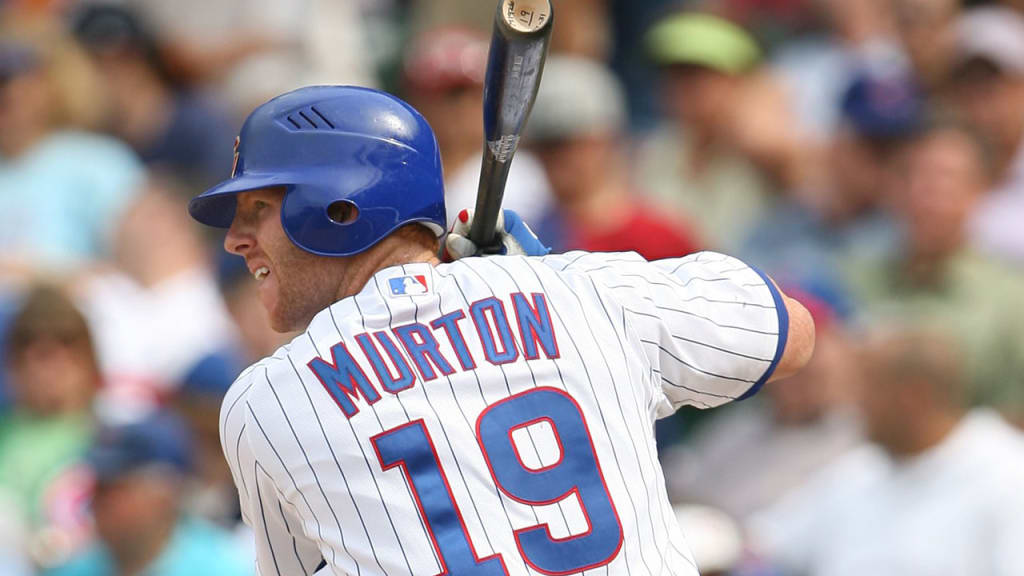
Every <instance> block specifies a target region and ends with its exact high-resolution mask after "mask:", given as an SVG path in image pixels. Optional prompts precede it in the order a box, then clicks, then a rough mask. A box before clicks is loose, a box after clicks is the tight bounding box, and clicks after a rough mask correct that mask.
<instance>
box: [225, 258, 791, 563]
mask: <svg viewBox="0 0 1024 576" xmlns="http://www.w3.org/2000/svg"><path fill="white" fill-rule="evenodd" d="M396 278H397V279H399V280H398V281H396V282H397V283H396V282H392V280H393V279H396ZM403 278H404V279H407V280H408V279H414V280H415V281H413V280H408V281H406V280H402V279H403ZM410 286H411V287H413V288H416V290H414V291H418V292H420V293H416V294H405V293H404V292H405V291H406V288H408V287H410ZM420 286H423V289H422V290H420V289H419V287H420ZM514 294H523V295H524V296H523V297H519V298H518V300H516V299H515V298H514V297H513V295H514ZM538 295H539V296H538ZM777 297H778V295H777V293H775V292H774V287H772V286H771V285H770V283H766V281H765V279H764V278H763V277H762V276H761V275H760V274H759V273H757V272H756V271H755V270H753V269H751V268H749V267H747V266H745V265H744V264H743V263H742V262H739V261H737V260H735V259H733V258H730V257H727V256H724V255H721V254H714V253H708V252H704V253H699V254H695V255H691V256H688V257H686V258H681V259H673V260H663V261H658V262H653V263H652V262H646V261H644V260H643V259H641V258H640V257H639V256H637V255H636V254H632V253H623V254H589V253H583V252H574V253H569V254H563V255H557V256H548V257H544V258H523V257H492V258H484V259H480V258H471V259H465V260H462V261H459V262H456V263H453V264H445V265H440V266H437V267H432V266H430V265H426V264H408V265H405V266H396V267H393V268H388V269H386V270H383V271H381V272H379V273H378V274H377V275H376V276H375V277H374V278H373V279H372V280H371V281H370V282H369V283H368V284H367V286H366V287H365V288H364V289H363V290H362V292H360V293H359V294H357V295H355V296H354V297H351V298H346V299H344V300H342V301H340V302H337V303H336V304H334V305H333V306H331V307H330V308H329V309H327V310H324V311H323V312H321V313H320V314H318V315H317V316H316V317H315V318H314V319H313V321H312V322H311V323H310V326H309V328H308V330H307V331H306V333H305V334H303V335H301V336H300V337H298V338H296V339H295V340H294V341H293V342H291V343H290V344H289V345H287V346H285V347H283V348H282V349H280V350H278V351H277V353H276V354H275V355H274V356H272V357H270V358H267V359H264V360H262V361H261V362H259V363H258V364H256V365H254V366H253V367H251V368H250V369H248V370H246V371H245V372H243V374H242V375H241V376H240V377H239V378H238V380H237V382H236V383H235V384H234V386H233V387H232V389H231V391H230V392H229V393H228V395H227V397H226V398H225V400H224V405H223V408H222V411H221V421H222V422H221V440H222V444H223V447H224V453H225V456H226V458H227V460H228V462H229V463H230V465H231V470H232V474H233V475H234V480H235V483H236V485H237V486H238V487H239V496H240V498H241V504H242V510H243V517H244V519H245V521H246V522H247V523H248V524H249V525H251V526H252V527H253V529H254V532H255V535H256V544H257V550H258V567H259V570H260V573H261V574H309V573H311V571H312V570H313V569H315V567H316V566H318V565H319V564H320V562H321V560H323V561H325V562H326V564H327V568H325V569H324V570H325V572H330V573H334V574H354V575H360V576H362V575H367V576H369V575H384V574H386V575H396V576H397V575H427V576H430V575H434V574H438V573H440V572H441V559H439V558H438V551H437V549H435V547H434V546H433V545H432V543H431V540H430V536H429V535H430V528H429V526H427V524H426V523H425V520H424V518H423V517H422V515H421V514H420V511H419V509H418V508H417V505H416V501H415V497H414V496H415V495H414V493H413V487H411V486H410V485H409V482H407V480H406V478H405V476H404V475H403V474H402V473H401V472H400V471H399V470H397V469H390V470H382V467H381V464H380V462H379V461H378V459H377V456H376V454H375V451H374V446H373V444H372V442H371V440H370V438H371V437H373V436H374V435H377V434H381V433H382V432H385V431H387V430H390V429H393V428H395V427H397V426H400V425H402V424H405V423H408V422H411V421H414V420H417V419H422V420H423V421H424V423H425V425H426V427H427V429H428V431H429V433H430V437H431V438H432V440H433V443H434V449H435V451H436V454H437V459H438V461H439V462H440V465H441V468H442V469H443V471H444V473H445V475H446V477H447V481H448V483H449V484H450V490H451V494H452V498H453V500H454V501H455V503H456V505H457V506H458V507H459V510H460V512H461V516H462V522H463V523H464V525H465V530H466V532H467V533H468V537H469V540H470V541H471V542H472V544H473V546H474V547H475V551H476V553H477V555H478V557H481V558H482V557H486V556H490V555H492V554H500V555H501V556H502V558H503V560H504V564H505V566H506V569H507V571H508V573H509V574H514V575H527V574H539V572H537V571H536V570H534V569H533V568H531V567H530V565H529V564H528V563H527V562H526V561H525V560H524V559H523V557H522V556H521V553H520V551H519V550H518V548H517V543H516V539H515V536H514V535H513V532H514V531H515V530H518V529H521V528H525V527H530V526H536V525H539V524H546V525H547V526H548V529H549V530H550V533H551V536H552V537H553V538H556V539H558V538H568V537H572V536H574V535H579V534H581V533H582V532H584V531H586V529H587V518H586V515H585V511H584V509H583V507H582V505H581V502H580V500H579V499H578V498H577V497H575V496H569V497H567V498H565V499H564V500H562V501H560V502H555V503H551V504H543V505H530V504H525V503H523V502H520V501H516V500H513V499H511V498H509V497H508V496H507V495H506V494H504V493H503V492H502V491H501V490H499V489H498V488H497V487H496V486H495V482H494V480H493V479H492V476H491V473H490V472H489V469H488V466H487V463H486V461H485V458H484V455H483V454H482V452H481V445H480V443H479V441H478V439H477V436H476V434H477V432H476V429H475V425H476V421H477V418H478V417H479V416H480V414H481V413H482V412H483V411H484V409H485V408H487V407H488V406H489V405H492V404H494V403H495V402H498V401H501V400H503V399H505V398H508V397H510V396H512V395H515V394H519V393H522V392H525V391H528V390H531V389H533V388H538V387H549V388H555V389H557V390H562V391H565V392H566V393H568V394H569V395H570V396H571V397H572V398H573V399H575V401H576V402H577V403H578V405H579V407H580V410H581V411H582V413H583V415H584V418H585V421H586V423H587V428H588V430H589V433H590V436H591V439H592V442H593V445H594V450H595V453H596V455H597V459H598V461H599V462H600V465H601V468H602V471H603V477H604V482H605V484H606V489H607V491H608V494H609V495H610V497H611V499H612V502H613V503H614V506H615V509H616V510H617V515H618V517H619V521H620V523H621V524H622V533H623V544H622V547H621V549H620V550H619V551H618V553H617V554H616V555H615V556H614V557H613V558H612V559H611V560H610V561H609V562H606V563H604V564H603V565H599V566H597V567H595V568H593V569H590V570H588V571H587V573H588V574H609V575H611V574H616V575H617V574H630V575H637V576H640V575H647V574H650V575H661V574H672V575H693V574H696V568H695V566H694V564H693V560H692V557H691V555H690V553H689V550H688V548H687V545H686V542H685V541H684V538H683V535H682V533H681V532H680V530H679V528H678V526H676V523H675V519H674V516H673V515H672V513H671V507H670V505H669V502H668V499H667V496H666V493H665V488H664V483H665V482H664V478H663V475H662V471H661V468H660V466H659V464H658V461H657V450H656V446H655V442H654V434H653V424H654V421H655V420H656V419H657V418H659V417H663V416H666V415H668V414H670V413H672V412H673V411H674V410H675V409H676V408H678V407H679V406H682V405H685V404H690V405H694V406H698V407H701V408H708V407H714V406H718V405H721V404H724V403H726V402H729V401H730V400H733V399H736V398H738V397H740V396H743V395H744V394H745V393H747V392H748V391H750V390H751V389H752V388H754V387H756V386H757V385H758V384H759V383H760V382H763V380H764V379H766V378H767V376H768V374H769V373H770V371H771V369H772V368H773V367H774V362H773V361H775V360H776V359H777V357H778V356H779V355H781V353H782V348H783V346H782V345H781V344H780V342H779V340H780V336H779V334H780V333H781V334H784V333H785V324H784V323H785V321H786V320H785V314H784V311H783V310H777V306H776V302H777ZM491 298H494V299H496V300H497V301H496V302H495V301H491V300H488V299H491ZM531 298H532V299H531ZM517 302H518V304H517ZM522 302H528V303H530V302H532V303H537V302H540V303H541V304H542V305H545V307H546V310H545V311H546V313H547V316H544V315H543V314H541V312H538V310H539V308H538V309H533V308H530V309H527V310H526V312H525V313H526V314H531V315H532V316H518V315H517V314H518V313H519V312H522V310H520V309H519V308H516V306H517V305H519V306H522ZM475 303H476V306H477V307H478V308H474V304H475ZM532 305H533V304H531V306H532ZM473 310H477V312H478V314H477V316H474V314H473ZM480 310H489V311H490V312H480ZM502 311H503V312H502ZM502 313H503V314H504V319H505V320H506V321H507V324H508V332H507V333H505V337H506V338H508V334H509V333H510V334H511V335H512V336H511V340H510V341H509V342H508V343H510V344H511V345H512V346H513V347H514V348H515V350H514V351H512V350H507V349H502V346H503V345H505V344H508V343H506V342H505V341H504V340H502V334H503V333H502V332H501V329H500V322H498V320H500V319H496V318H495V315H498V314H502ZM451 314H454V316H451V317H448V318H449V319H450V318H456V320H455V321H454V324H449V325H447V328H445V327H442V324H441V323H434V324H433V325H432V324H431V323H432V322H434V321H435V320H438V319H439V318H443V317H447V316H446V315H451ZM520 317H523V318H535V320H534V323H535V324H536V325H535V326H534V329H539V330H541V331H543V330H544V329H546V328H547V327H548V326H547V325H546V324H545V325H544V326H541V325H540V324H539V323H540V322H542V321H544V322H549V323H550V326H549V327H550V329H551V330H552V331H553V335H554V336H553V343H555V344H557V352H556V353H554V354H553V353H552V350H551V349H550V348H545V347H544V343H543V341H542V340H541V339H539V338H540V337H539V336H538V339H537V340H536V341H535V342H533V343H532V347H531V348H529V350H532V351H533V352H534V353H535V354H534V355H535V356H536V357H535V359H531V360H528V359H527V350H528V347H527V346H526V345H524V340H525V339H526V338H530V337H531V336H530V335H531V334H533V333H532V332H530V330H531V326H529V325H523V326H521V325H520V322H519V318H520ZM481 319H482V320H481ZM481 321H482V322H483V324H480V325H478V323H479V322H481ZM442 322H443V321H442ZM489 323H490V324H489ZM412 324H420V325H422V326H424V328H423V330H425V331H427V332H416V330H406V331H404V332H403V331H402V330H394V329H395V328H398V327H403V326H408V325H412ZM523 324H526V322H524V323H523ZM431 326H433V327H431ZM452 326H454V327H455V329H456V331H457V334H449V333H448V329H450V328H451V327H452ZM537 326H540V328H537ZM485 332H486V334H485ZM404 333H410V334H412V333H415V334H418V335H414V336H409V337H408V338H409V340H408V341H406V340H403V337H402V334H404ZM361 334H367V335H369V336H371V337H370V338H368V339H367V338H365V337H364V338H362V340H361V341H362V345H363V346H365V345H366V343H367V342H377V344H378V346H377V358H378V361H382V362H383V366H384V369H386V370H387V371H388V372H389V374H390V378H392V379H393V378H395V377H396V376H395V375H396V374H401V373H402V371H401V366H399V365H396V362H400V363H402V364H405V365H407V366H408V367H410V369H411V373H412V374H413V375H414V376H415V381H414V382H413V383H412V385H410V386H408V387H406V388H404V389H401V390H400V391H398V392H397V393H392V392H390V391H388V390H386V389H385V388H384V383H383V382H382V379H381V377H380V376H379V375H378V374H377V373H376V371H375V370H376V369H378V368H380V365H379V364H378V365H377V367H376V368H375V365H374V364H373V362H374V360H373V359H371V357H370V355H369V354H367V349H365V348H362V347H361V345H360V343H359V342H358V341H357V339H356V336H358V335H361ZM423 334H428V336H429V334H432V335H433V337H434V338H435V339H436V342H437V347H436V350H433V349H432V348H431V346H432V344H431V343H430V342H426V341H425V340H424V336H423ZM460 337H461V340H462V341H464V347H463V350H464V352H468V355H469V356H470V358H464V357H460V356H459V351H458V349H457V347H456V343H457V342H458V340H459V339H460ZM375 339H376V340H375ZM382 339H383V340H382ZM485 340H486V342H485ZM389 341H390V342H391V343H394V346H393V347H392V349H393V350H396V351H397V353H398V356H392V355H389V353H384V352H383V351H384V350H385V348H382V347H381V346H379V344H380V343H381V342H384V343H387V342H389ZM488 346H490V350H491V352H492V354H491V356H492V357H488V354H487V353H486V352H485V350H487V349H488V348H487V347H488ZM433 352H436V354H437V356H434V355H432V354H433ZM513 352H514V353H515V354H514V355H515V359H514V360H513V361H506V360H507V359H508V358H509V357H510V356H512V353H513ZM333 354H343V355H344V354H348V355H350V357H351V360H352V361H353V362H354V365H357V366H358V368H355V369H354V371H355V372H350V373H345V374H346V376H345V378H342V379H341V380H339V382H341V384H337V383H334V384H330V383H327V384H325V383H322V380H323V378H322V377H321V376H323V374H328V376H330V375H331V374H334V373H335V372H331V370H335V371H337V370H341V369H340V368H338V367H339V366H341V365H342V362H341V360H338V359H337V358H336V357H335V356H333ZM502 354H504V356H502ZM316 359H320V360H319V362H320V365H321V368H322V367H323V366H326V367H327V368H322V370H327V371H326V372H322V373H320V375H318V373H317V372H316V370H315V369H314V365H313V364H311V362H312V363H315V362H318V361H317V360H316ZM336 360H337V361H338V362H339V363H338V364H335V361H336ZM342 360H344V358H342ZM446 365H447V369H446ZM466 366H469V367H470V369H465V367H466ZM359 371H361V372H362V374H363V378H364V379H365V383H366V384H367V385H368V386H370V387H372V389H371V390H370V392H374V391H375V392H376V394H372V395H371V394H368V393H367V392H366V391H365V390H361V389H360V388H359V387H358V385H357V384H358V381H359V380H360V377H359V376H358V374H356V375H354V376H353V375H352V374H355V373H356V372H359ZM431 372H433V374H431ZM448 372H450V373H448ZM337 373H338V374H341V372H337ZM339 378H340V377H339ZM346 378H350V379H351V380H346ZM353 383H354V384H353ZM329 384H330V385H329ZM350 384H351V385H350ZM332 385H335V388H333V389H332V388H331V386H332ZM339 386H340V388H339ZM345 386H349V393H345V392H340V393H339V392H338V390H340V389H342V388H344V387H345ZM332 390H333V391H332ZM346 405H347V407H348V410H347V411H346V410H343V407H344V406H346ZM346 413H350V414H351V417H348V416H346ZM513 441H514V442H515V443H516V446H517V450H518V451H519V453H520V454H521V457H522V460H523V462H524V463H527V464H528V465H531V466H537V467H539V466H541V465H546V464H549V463H551V462H552V461H554V460H557V459H558V455H559V451H560V449H559V447H558V443H557V442H558V440H557V439H556V438H555V435H554V434H553V433H552V430H551V429H550V426H547V427H545V426H533V425H531V426H527V427H525V428H523V429H522V430H519V431H517V432H516V434H515V435H514V440H513ZM562 449H564V450H566V451H571V450H572V449H573V447H572V446H565V447H563V448H562ZM453 574H454V573H453ZM455 576H458V575H455Z"/></svg>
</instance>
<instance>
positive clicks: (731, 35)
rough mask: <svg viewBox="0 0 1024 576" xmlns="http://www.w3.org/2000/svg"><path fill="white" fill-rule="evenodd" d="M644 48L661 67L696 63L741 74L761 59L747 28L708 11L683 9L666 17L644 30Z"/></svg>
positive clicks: (696, 64) (721, 70) (720, 70)
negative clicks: (707, 12) (696, 11)
mask: <svg viewBox="0 0 1024 576" xmlns="http://www.w3.org/2000/svg"><path fill="white" fill-rule="evenodd" d="M646 41H647V51H648V52H649V53H650V55H651V58H652V59H653V60H654V61H655V63H657V64H658V65H661V66H671V65H695V66H703V67H706V68H710V69H712V70H717V71H719V72H724V73H726V74H740V73H742V72H745V71H747V70H749V69H751V68H752V67H753V66H754V65H755V64H757V63H758V61H760V59H761V49H760V48H759V47H758V45H757V42H756V41H755V40H754V38H753V36H751V35H750V34H749V33H748V32H747V31H746V30H744V29H743V28H740V27H739V26H737V25H735V24H733V23H732V22H729V21H728V20H725V19H723V18H719V17H718V16H712V15H711V14H700V13H694V12H682V13H678V14H675V15H672V16H668V17H666V18H664V19H662V20H661V21H659V22H658V23H657V24H655V25H654V27H653V28H651V31H650V32H648V33H647V38H646Z"/></svg>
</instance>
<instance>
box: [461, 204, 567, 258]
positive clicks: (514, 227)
mask: <svg viewBox="0 0 1024 576" xmlns="http://www.w3.org/2000/svg"><path fill="white" fill-rule="evenodd" d="M472 224H473V211H472V210H463V211H462V212H459V217H458V218H456V219H455V222H454V223H453V224H452V229H451V230H450V231H449V232H448V237H447V238H445V241H444V250H443V254H442V259H443V260H444V261H445V262H453V261H455V260H458V259H459V258H465V257H467V256H484V255H487V254H504V255H520V256H544V255H545V254H547V253H548V252H550V251H551V249H550V248H548V247H547V246H544V244H543V243H541V241H540V239H539V238H537V235H536V234H534V233H533V230H530V227H529V226H527V225H526V222H523V219H522V218H520V217H519V214H516V213H515V212H513V211H511V210H502V211H501V213H500V214H499V215H498V225H497V229H498V235H499V236H500V237H501V246H500V248H499V249H498V250H497V251H495V252H492V251H481V250H480V248H478V247H477V245H476V244H475V243H474V242H473V241H472V240H470V239H469V229H470V226H471V225H472Z"/></svg>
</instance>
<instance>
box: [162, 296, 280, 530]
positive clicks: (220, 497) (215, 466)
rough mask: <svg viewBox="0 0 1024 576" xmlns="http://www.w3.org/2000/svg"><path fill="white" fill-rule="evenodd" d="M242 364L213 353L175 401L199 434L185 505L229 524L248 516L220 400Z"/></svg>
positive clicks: (230, 526)
mask: <svg viewBox="0 0 1024 576" xmlns="http://www.w3.org/2000/svg"><path fill="white" fill-rule="evenodd" d="M261 308H262V307H261ZM242 368H243V365H242V362H241V359H240V358H238V357H236V355H233V354H217V355H211V356H207V357H206V358H204V359H203V360H201V361H200V362H199V364H198V365H196V367H195V368H193V369H192V371H191V372H190V373H189V374H188V375H187V376H186V377H185V383H184V384H183V385H182V386H181V388H179V389H178V391H177V393H176V394H175V396H174V403H173V404H174V407H175V409H176V411H177V412H178V414H180V415H181V416H182V418H183V419H184V421H185V423H186V424H188V429H189V430H190V431H191V432H192V435H193V436H194V438H195V442H194V446H193V448H194V450H193V453H194V459H193V460H194V462H195V474H194V475H193V481H192V482H191V483H190V486H189V490H188V495H187V498H186V499H185V502H184V506H185V510H187V511H188V512H189V513H191V514H192V515H194V516H197V517H200V518H204V519H206V520H208V521H210V522H213V523H216V524H218V525H220V526H221V527H223V528H227V529H234V528H236V527H238V526H239V525H240V524H241V522H242V516H241V508H240V507H239V501H238V492H237V491H236V490H235V484H234V481H233V480H232V478H231V469H230V468H229V467H228V463H227V460H225V459H224V451H223V448H222V447H221V443H220V404H221V401H222V400H223V399H224V395H225V394H226V393H227V391H228V388H230V387H231V384H232V382H234V380H235V377H237V376H238V374H239V372H241V371H242Z"/></svg>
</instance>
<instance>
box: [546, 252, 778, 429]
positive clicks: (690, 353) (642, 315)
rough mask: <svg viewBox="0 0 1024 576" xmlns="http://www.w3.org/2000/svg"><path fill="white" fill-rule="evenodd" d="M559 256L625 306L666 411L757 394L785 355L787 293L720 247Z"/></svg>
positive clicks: (566, 266) (708, 405)
mask: <svg viewBox="0 0 1024 576" xmlns="http://www.w3.org/2000/svg"><path fill="white" fill-rule="evenodd" d="M556 258H557V259H561V261H562V262H563V263H564V264H561V267H562V268H563V269H564V270H565V271H567V272H571V271H577V272H583V273H585V274H587V275H589V276H591V278H593V279H594V281H595V282H596V283H598V284H600V285H603V286H604V288H605V289H606V290H608V291H609V292H610V293H611V295H612V297H613V298H614V300H615V302H617V303H618V304H619V306H621V307H622V310H623V313H624V314H623V315H624V317H625V319H626V322H627V324H628V327H629V328H630V329H631V330H632V334H633V336H634V337H635V338H637V339H638V340H639V342H640V343H641V345H642V348H643V350H644V355H645V356H646V358H647V360H648V362H649V364H650V366H651V371H652V372H653V376H654V378H653V380H654V381H655V382H658V383H660V385H659V386H657V390H655V399H656V400H657V401H658V402H659V405H658V406H657V413H658V415H659V416H666V415H668V414H670V413H671V412H672V411H674V410H675V409H677V408H678V407H679V406H682V405H692V406H696V407H698V408H711V407H714V406H719V405H721V404H724V403H727V402H729V401H732V400H742V399H744V398H747V397H749V396H752V395H753V394H755V393H756V392H757V391H758V390H759V389H760V388H761V386H762V385H763V384H764V383H765V382H766V381H767V380H768V378H769V377H771V375H772V372H773V371H774V370H775V367H776V365H777V364H778V361H779V359H780V358H781V357H782V353H783V351H784V348H785V343H786V335H787V329H788V326H789V317H788V315H787V312H786V307H785V304H784V303H783V300H782V295H781V294H780V293H779V291H778V289H777V288H776V287H775V285H774V284H773V283H772V282H771V280H769V279H768V277H767V276H765V275H764V274H762V273H761V272H759V271H758V270H756V269H755V268H752V267H751V266H749V265H747V264H744V263H743V262H741V261H739V260H737V259H736V258H733V257H731V256H726V255H724V254H718V253H714V252H698V253H696V254H691V255H689V256H686V257H683V258H674V259H666V260H658V261H654V262H648V261H646V260H644V259H643V258H641V257H640V256H639V255H637V254H635V253H607V254H598V253H569V254H565V255H560V256H558V257H556ZM549 264H555V262H549ZM554 267H555V268H556V270H557V269H558V268H559V265H555V266H554Z"/></svg>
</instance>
